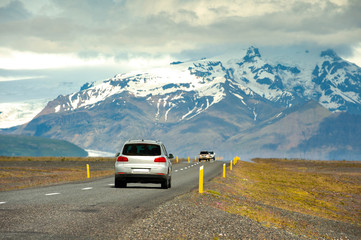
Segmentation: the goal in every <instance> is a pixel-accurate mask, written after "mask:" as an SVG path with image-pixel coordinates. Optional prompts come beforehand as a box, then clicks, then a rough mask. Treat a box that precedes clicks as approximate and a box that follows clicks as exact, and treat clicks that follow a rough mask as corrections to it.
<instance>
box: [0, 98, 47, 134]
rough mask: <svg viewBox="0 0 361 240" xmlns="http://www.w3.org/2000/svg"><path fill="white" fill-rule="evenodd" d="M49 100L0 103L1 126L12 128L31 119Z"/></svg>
mask: <svg viewBox="0 0 361 240" xmlns="http://www.w3.org/2000/svg"><path fill="white" fill-rule="evenodd" d="M47 102H48V101H47V100H44V99H43V100H32V101H26V102H15V103H0V128H10V127H13V126H17V125H21V124H25V123H27V122H29V121H31V120H32V119H33V118H34V117H35V116H36V115H37V114H38V113H40V112H41V111H42V110H43V109H44V107H45V106H46V104H47Z"/></svg>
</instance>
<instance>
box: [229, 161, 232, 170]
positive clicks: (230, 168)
mask: <svg viewBox="0 0 361 240" xmlns="http://www.w3.org/2000/svg"><path fill="white" fill-rule="evenodd" d="M232 165H233V163H232V160H231V164H230V165H229V170H231V171H232Z"/></svg>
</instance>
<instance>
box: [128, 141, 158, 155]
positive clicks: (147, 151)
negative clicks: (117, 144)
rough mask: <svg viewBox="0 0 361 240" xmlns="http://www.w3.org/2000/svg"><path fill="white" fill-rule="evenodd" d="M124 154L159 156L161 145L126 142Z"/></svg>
mask: <svg viewBox="0 0 361 240" xmlns="http://www.w3.org/2000/svg"><path fill="white" fill-rule="evenodd" d="M123 155H130V156H158V155H161V151H160V146H159V145H155V144H126V145H125V146H124V148H123Z"/></svg>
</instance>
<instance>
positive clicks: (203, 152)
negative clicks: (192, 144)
mask: <svg viewBox="0 0 361 240" xmlns="http://www.w3.org/2000/svg"><path fill="white" fill-rule="evenodd" d="M200 154H208V152H207V151H202V152H201V153H200Z"/></svg>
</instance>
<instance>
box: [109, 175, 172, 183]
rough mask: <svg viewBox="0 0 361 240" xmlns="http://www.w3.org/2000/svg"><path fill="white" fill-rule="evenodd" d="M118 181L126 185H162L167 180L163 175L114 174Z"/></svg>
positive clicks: (166, 176)
mask: <svg viewBox="0 0 361 240" xmlns="http://www.w3.org/2000/svg"><path fill="white" fill-rule="evenodd" d="M115 178H116V179H117V180H118V181H124V182H127V183H162V182H164V181H165V180H167V179H168V175H167V174H164V175H161V174H115Z"/></svg>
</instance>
